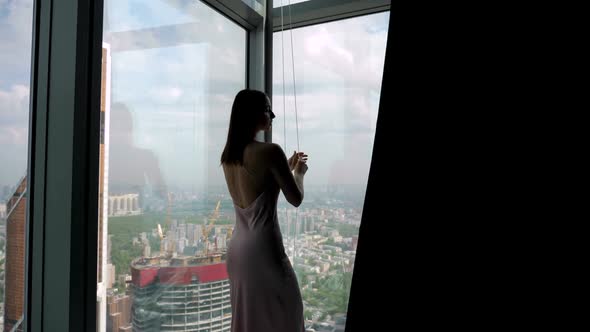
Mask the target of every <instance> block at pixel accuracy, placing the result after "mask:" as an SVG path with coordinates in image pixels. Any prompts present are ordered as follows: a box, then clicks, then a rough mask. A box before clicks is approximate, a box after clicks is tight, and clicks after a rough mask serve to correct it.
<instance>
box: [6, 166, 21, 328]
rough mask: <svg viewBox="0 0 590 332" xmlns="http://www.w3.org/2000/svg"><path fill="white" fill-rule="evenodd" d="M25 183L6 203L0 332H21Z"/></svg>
mask: <svg viewBox="0 0 590 332" xmlns="http://www.w3.org/2000/svg"><path fill="white" fill-rule="evenodd" d="M26 210H27V179H26V177H25V178H23V179H22V180H21V181H20V182H19V184H18V186H17V188H16V191H15V192H14V194H13V195H12V196H11V197H10V198H9V199H8V202H7V203H6V211H7V212H6V260H5V263H4V266H5V271H4V285H5V291H4V331H11V332H12V331H22V329H23V326H22V322H23V317H24V316H23V310H24V301H25V231H26V227H25V223H26Z"/></svg>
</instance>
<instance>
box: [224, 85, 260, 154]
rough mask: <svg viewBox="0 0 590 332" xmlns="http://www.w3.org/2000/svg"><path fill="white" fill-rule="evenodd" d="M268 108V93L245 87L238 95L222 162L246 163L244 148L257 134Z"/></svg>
mask: <svg viewBox="0 0 590 332" xmlns="http://www.w3.org/2000/svg"><path fill="white" fill-rule="evenodd" d="M265 110H266V94H265V93H264V92H262V91H258V90H250V89H245V90H242V91H240V92H238V94H237V95H236V98H235V99H234V104H233V106H232V109H231V117H230V120H229V129H228V131H227V141H226V143H225V148H224V149H223V153H222V154H221V163H222V164H237V165H242V164H243V163H244V149H245V148H246V145H248V143H250V142H251V141H252V140H253V139H254V136H255V135H256V129H257V128H256V127H257V126H258V124H259V122H260V118H261V115H262V114H263V113H264V111H265Z"/></svg>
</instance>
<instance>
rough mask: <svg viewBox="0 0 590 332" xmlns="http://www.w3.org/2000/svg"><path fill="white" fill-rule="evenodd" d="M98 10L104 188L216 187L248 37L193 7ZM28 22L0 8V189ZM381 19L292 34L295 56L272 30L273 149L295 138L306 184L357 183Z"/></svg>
mask: <svg viewBox="0 0 590 332" xmlns="http://www.w3.org/2000/svg"><path fill="white" fill-rule="evenodd" d="M105 3H106V5H105V23H104V26H105V31H104V41H105V42H106V43H107V44H108V45H109V47H110V48H111V66H112V67H111V68H112V70H111V75H110V78H109V79H110V84H111V91H110V93H111V94H110V98H111V105H114V106H113V107H111V120H112V121H118V122H117V124H116V125H114V124H113V123H111V126H110V133H111V136H110V149H111V152H112V153H111V155H110V157H111V162H110V164H109V165H110V166H109V167H110V172H111V173H110V175H109V176H110V178H109V181H111V184H112V185H113V187H115V186H116V185H117V182H121V183H122V182H125V181H127V182H133V181H138V180H134V179H141V180H142V181H145V182H149V183H152V184H153V183H155V182H163V184H164V185H166V186H168V187H177V188H180V189H186V190H196V191H201V190H204V189H205V190H206V188H208V187H209V186H212V185H223V184H224V180H223V173H222V171H221V168H220V167H219V156H220V153H221V150H222V149H223V145H224V143H225V138H226V135H227V124H228V120H229V115H230V111H231V105H232V102H233V98H234V97H235V94H236V93H237V92H238V91H239V90H241V89H243V88H244V87H245V80H246V75H245V71H246V67H245V65H246V64H245V53H246V32H245V30H243V29H242V28H241V27H239V26H237V25H235V24H234V23H233V22H231V21H229V20H227V19H226V18H225V17H224V16H222V15H220V14H219V13H217V12H215V11H214V10H212V9H211V8H209V7H208V6H206V5H204V4H202V3H200V2H196V1H189V0H170V1H163V0H151V1H141V0H126V1H123V0H107V1H105ZM31 20H32V0H0V73H1V75H0V165H2V166H1V168H0V186H3V185H14V184H16V182H17V181H18V179H19V178H20V177H22V176H23V175H24V174H25V170H26V154H27V127H28V104H29V75H30V69H29V65H30V47H31ZM388 21H389V13H380V14H375V15H369V16H362V17H359V18H354V19H349V20H343V21H337V22H332V23H327V24H323V25H317V26H311V27H306V28H301V29H296V30H294V32H293V35H292V38H293V44H294V47H293V56H291V46H290V43H291V35H290V33H289V32H285V33H284V34H283V35H282V36H283V37H284V40H283V41H282V40H281V33H275V35H274V49H273V50H274V59H273V63H274V67H273V71H274V74H273V92H274V96H273V100H272V102H273V111H274V112H275V114H276V115H277V118H276V119H275V120H274V124H273V140H274V141H275V142H276V143H278V144H280V145H281V146H283V147H284V149H285V151H287V152H288V154H289V152H291V153H292V152H293V150H294V149H297V144H296V142H297V138H296V137H297V133H298V134H299V143H300V148H301V150H302V151H304V152H306V153H308V154H309V156H310V159H309V171H308V174H307V176H306V182H307V183H313V184H316V185H334V184H361V185H363V184H364V183H366V180H367V176H368V168H369V164H370V156H371V152H372V144H373V137H374V130H375V123H376V117H377V111H378V102H379V94H380V87H381V79H382V73H383V59H384V55H385V44H386V38H387V26H388ZM283 43H284V57H285V62H284V65H285V69H284V70H285V76H284V77H283V62H282V53H281V50H282V49H283V47H282V44H283ZM293 59H294V61H293ZM293 67H295V78H296V80H295V82H296V83H295V88H296V98H297V120H298V121H297V124H298V125H297V126H296V121H295V94H294V89H293V87H294V85H293ZM283 80H284V85H285V97H286V98H285V99H284V103H285V105H286V107H285V108H283V98H282V97H283V94H282V93H283ZM122 112H126V113H125V114H124V113H122ZM283 114H284V115H283ZM124 115H126V116H127V115H128V118H125V117H124ZM124 119H127V120H125V121H124ZM283 119H285V122H286V124H285V126H283ZM121 124H125V126H123V125H121ZM285 134H286V138H287V140H286V144H285V139H284V137H285ZM131 156H136V157H133V158H131ZM137 156H139V157H137ZM113 159H116V160H113ZM146 160H149V163H150V164H153V165H149V166H148V165H146V163H148V162H147V161H146ZM153 169H156V170H157V172H159V173H160V174H159V175H157V176H156V175H153V174H154V172H153V171H152V170H153ZM157 172H156V173H157ZM138 174H139V175H138Z"/></svg>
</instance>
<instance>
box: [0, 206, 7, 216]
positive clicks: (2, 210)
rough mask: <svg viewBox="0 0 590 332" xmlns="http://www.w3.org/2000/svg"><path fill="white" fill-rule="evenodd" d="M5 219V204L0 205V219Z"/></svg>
mask: <svg viewBox="0 0 590 332" xmlns="http://www.w3.org/2000/svg"><path fill="white" fill-rule="evenodd" d="M4 218H6V204H4V203H0V219H4Z"/></svg>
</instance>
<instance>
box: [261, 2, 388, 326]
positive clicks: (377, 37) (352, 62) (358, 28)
mask: <svg viewBox="0 0 590 332" xmlns="http://www.w3.org/2000/svg"><path fill="white" fill-rule="evenodd" d="M278 3H279V4H280V2H278ZM275 4H277V2H275ZM388 22H389V12H384V13H378V14H372V15H367V16H360V17H355V18H351V19H346V20H341V21H335V22H331V23H325V24H320V25H314V26H308V27H304V28H299V29H294V30H293V44H294V45H293V59H294V62H293V61H292V58H291V52H292V50H291V39H290V38H291V36H290V33H291V32H290V31H285V32H284V34H281V32H277V33H275V34H274V40H273V109H274V112H275V114H276V115H277V118H276V119H275V121H274V125H273V135H272V136H273V141H274V142H275V143H277V144H279V145H281V146H282V147H283V149H284V150H285V153H286V154H287V155H288V156H290V155H291V154H292V153H293V151H294V150H297V126H296V124H297V122H298V133H299V145H300V148H301V151H304V152H306V153H307V154H309V162H308V164H309V171H308V173H307V174H306V178H305V199H304V201H303V204H302V205H301V206H300V207H299V209H294V208H293V207H292V206H290V205H288V204H287V203H286V202H285V200H284V198H283V196H282V195H281V196H280V202H279V221H280V222H281V230H282V232H283V237H284V243H285V248H286V251H287V254H288V255H289V257H290V259H291V262H292V263H293V267H294V269H295V271H296V273H297V276H298V280H299V285H300V287H301V291H302V295H303V301H304V310H305V313H304V315H305V318H306V326H307V327H312V328H315V329H318V328H320V327H322V328H323V327H326V326H328V328H330V329H333V328H339V327H342V329H343V328H344V325H345V321H346V311H347V306H348V296H349V293H350V285H351V280H352V270H353V265H354V259H355V252H356V243H357V239H358V230H359V226H360V221H361V215H362V207H363V202H364V196H365V189H366V185H367V180H368V174H369V165H370V161H371V154H372V150H373V140H374V135H375V126H376V120H377V113H378V107H379V96H380V91H381V80H382V76H383V66H384V57H385V48H386V40H387V29H388ZM283 38H284V39H283ZM283 45H284V51H283ZM283 56H284V73H285V74H284V75H285V76H284V87H285V90H284V91H285V93H284V95H283ZM293 64H294V68H295V85H294V84H293ZM294 88H295V89H294ZM295 90H296V95H295V94H294V92H295ZM283 96H284V97H285V100H284V101H283ZM295 96H296V98H297V121H296V118H295ZM283 102H284V104H285V107H283ZM283 117H284V119H282V118H283ZM283 121H284V122H283Z"/></svg>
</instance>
